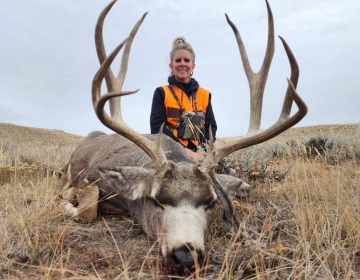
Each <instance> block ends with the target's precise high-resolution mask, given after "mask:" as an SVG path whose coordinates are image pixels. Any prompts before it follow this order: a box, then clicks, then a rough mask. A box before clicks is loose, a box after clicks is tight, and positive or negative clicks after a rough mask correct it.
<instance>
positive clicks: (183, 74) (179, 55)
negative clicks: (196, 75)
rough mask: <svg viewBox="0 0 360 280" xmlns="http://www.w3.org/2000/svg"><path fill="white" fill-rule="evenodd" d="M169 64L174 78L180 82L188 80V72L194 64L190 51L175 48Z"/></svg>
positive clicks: (189, 77)
mask: <svg viewBox="0 0 360 280" xmlns="http://www.w3.org/2000/svg"><path fill="white" fill-rule="evenodd" d="M169 66H170V69H171V71H172V72H173V73H174V75H175V79H176V80H178V81H179V82H182V83H188V82H190V79H191V76H190V74H191V73H192V71H193V70H194V68H195V64H194V62H193V61H192V59H191V53H190V52H189V51H187V50H177V51H176V52H175V54H174V59H173V61H172V62H171V63H170V64H169Z"/></svg>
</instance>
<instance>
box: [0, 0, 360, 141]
mask: <svg viewBox="0 0 360 280" xmlns="http://www.w3.org/2000/svg"><path fill="white" fill-rule="evenodd" d="M108 3H109V1H103V0H97V1H94V0H82V1H81V0H77V1H68V0H61V1H55V0H42V1H35V0H23V1H20V0H1V1H0V34H1V36H0V50H1V51H0V97H1V102H0V122H5V123H11V124H18V125H24V126H31V127H40V128H49V129H59V130H63V131H66V132H69V133H74V134H78V135H87V134H88V133H89V132H90V131H92V130H102V131H105V132H110V131H109V130H108V129H106V128H105V127H104V126H103V125H102V124H101V123H100V121H99V120H98V119H97V118H96V116H95V113H94V111H93V107H92V103H91V95H90V94H91V91H90V89H91V82H92V78H93V76H94V74H95V72H96V71H97V69H98V67H99V62H98V59H97V56H96V51H95V45H94V27H95V23H96V20H97V18H98V15H99V14H100V12H101V11H102V9H103V8H104V7H105V6H106V5H107V4H108ZM269 3H270V5H271V8H272V11H273V15H274V19H275V34H276V35H281V36H282V37H284V38H285V40H286V41H287V43H288V44H289V45H290V47H291V49H292V51H293V53H294V54H295V57H296V59H297V61H298V64H299V66H300V79H299V84H298V89H297V91H298V93H299V94H300V95H301V97H302V98H303V99H304V100H305V102H306V103H307V104H308V107H309V113H308V115H307V116H306V117H305V118H304V119H303V120H302V121H301V122H300V123H299V124H298V125H297V126H309V125H319V124H344V123H359V122H360V110H359V106H360V89H359V88H360V87H359V86H360V69H359V68H360V55H359V50H360V16H359V11H360V1H359V0H342V1H337V0H336V1H335V0H316V1H314V0H291V1H285V0H270V1H269ZM144 12H149V13H148V15H147V17H146V19H145V21H144V22H143V24H142V26H141V28H140V30H139V32H138V34H137V36H136V37H135V40H134V43H133V47H132V50H131V55H130V62H129V69H128V72H127V76H126V81H125V84H124V87H123V90H133V89H137V88H140V91H139V92H138V93H137V94H135V95H132V96H126V97H124V98H123V99H122V112H123V117H124V119H125V121H126V122H127V124H128V125H129V126H131V127H133V128H134V129H135V130H137V131H138V132H140V133H149V132H150V127H149V115H150V108H151V101H152V96H153V92H154V90H155V89H156V87H158V86H161V85H164V84H166V83H167V76H168V74H169V67H168V64H169V52H170V50H171V44H172V41H173V39H174V38H175V37H176V36H179V35H181V36H184V37H185V38H186V39H187V41H188V42H189V43H190V44H191V45H192V46H193V48H194V50H195V52H196V62H195V63H196V67H195V71H194V76H193V77H194V78H195V79H196V80H197V81H198V82H199V83H200V85H201V86H203V87H205V88H207V89H209V90H210V92H211V93H212V103H213V108H214V112H215V116H216V120H217V123H218V137H228V136H235V135H240V134H241V135H243V134H246V132H247V128H248V122H249V88H248V83H247V80H246V77H245V74H244V71H243V67H242V64H241V60H240V55H239V52H238V47H237V44H236V40H235V37H234V35H233V32H232V30H231V28H230V27H229V26H228V24H227V22H226V20H225V16H224V13H227V14H228V15H229V17H230V19H231V20H232V21H233V22H234V23H235V24H236V26H237V28H238V29H239V31H240V33H241V35H242V38H243V41H244V43H245V46H246V50H247V52H248V55H249V59H250V62H251V66H252V69H253V70H254V71H255V72H257V71H258V70H259V68H260V65H261V63H262V59H263V57H264V54H265V48H266V41H267V13H266V5H265V1H263V0H223V1H219V0H207V1H195V0H181V1H176V0H167V1H165V0H162V1H156V0H151V1H145V0H143V1H140V0H131V1H122V0H119V1H118V2H117V3H116V4H115V5H114V6H113V8H112V10H111V11H110V13H109V14H108V16H107V18H106V19H105V24H104V42H105V47H106V50H107V53H110V52H111V51H112V50H113V49H114V48H115V47H116V46H117V45H118V44H119V42H121V41H122V40H123V39H124V38H125V37H126V36H127V35H128V33H129V32H130V30H131V29H132V27H133V25H134V24H135V22H136V21H137V20H138V19H139V18H140V17H141V15H142V14H143V13H144ZM119 64H120V63H119V60H116V61H115V62H114V64H113V65H112V69H113V71H114V72H115V73H117V72H118V69H119ZM289 75H290V66H289V63H288V60H287V57H286V54H285V51H284V49H283V47H282V44H281V42H280V40H279V39H278V38H276V41H275V55H274V58H273V62H272V66H271V68H270V72H269V77H268V82H267V85H266V88H265V96H264V104H263V120H262V124H261V128H263V129H265V128H267V127H269V126H271V125H272V124H273V123H274V122H275V121H276V120H277V118H278V116H279V114H280V110H281V106H282V101H283V98H284V95H285V91H286V87H287V82H286V77H289ZM295 107H296V106H295ZM293 111H294V109H293Z"/></svg>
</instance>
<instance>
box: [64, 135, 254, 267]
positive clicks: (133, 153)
mask: <svg viewBox="0 0 360 280" xmlns="http://www.w3.org/2000/svg"><path fill="white" fill-rule="evenodd" d="M144 136H145V137H146V138H147V139H149V140H152V141H153V140H154V139H156V137H158V136H157V135H144ZM162 149H163V150H164V152H165V154H166V156H167V159H168V160H169V164H168V166H167V168H166V169H165V170H164V171H163V172H161V173H158V172H157V170H156V169H155V167H154V165H153V162H152V161H151V159H150V158H149V156H148V155H147V154H146V153H145V152H144V151H143V150H142V149H140V148H139V147H138V146H136V145H135V144H134V143H133V142H131V141H129V140H128V139H126V138H124V137H122V136H120V135H118V134H112V135H106V134H104V133H102V132H99V131H95V132H92V133H90V134H89V135H88V136H87V137H86V138H85V139H84V140H83V141H82V142H81V143H80V144H79V145H78V146H77V148H76V149H75V151H74V153H73V154H72V156H71V158H70V161H69V164H68V165H67V166H66V174H67V176H66V177H65V178H66V179H65V180H64V181H65V182H64V184H63V190H62V194H63V198H68V199H73V198H74V197H76V201H77V204H78V208H77V209H78V210H79V211H78V212H77V213H76V214H75V215H74V216H76V218H77V219H79V220H81V221H85V222H90V221H92V220H93V219H94V218H95V217H96V213H97V211H111V212H122V211H129V212H130V213H131V214H132V216H133V217H134V218H135V220H136V221H137V222H138V223H139V224H141V225H142V226H143V228H144V231H145V232H146V234H147V235H148V236H150V237H152V238H153V239H155V240H158V241H159V243H160V246H161V251H162V254H163V255H164V256H166V258H167V259H170V260H173V262H174V263H175V264H176V263H177V264H178V263H179V261H178V260H176V253H178V252H182V253H181V254H184V253H183V252H189V250H188V249H187V248H184V246H185V247H186V246H188V247H189V248H191V249H193V250H196V254H197V257H198V259H199V261H200V262H201V261H202V259H203V257H204V255H205V247H204V233H205V230H206V229H207V228H208V227H209V225H210V223H211V218H212V207H211V206H212V205H213V203H214V202H215V201H216V199H217V195H216V192H215V190H214V186H213V182H212V179H211V178H210V176H209V175H208V174H206V173H204V172H202V171H201V170H200V169H199V166H200V165H194V164H193V162H192V161H191V160H190V159H189V158H188V156H187V154H186V152H185V150H184V148H183V147H182V146H181V145H180V144H179V143H176V142H174V141H173V140H172V139H171V138H170V137H168V136H166V135H164V136H163V139H162ZM218 180H219V181H221V182H225V183H226V185H225V187H226V188H227V190H226V191H228V192H229V193H231V195H234V194H235V192H237V193H238V194H244V195H245V194H246V193H247V192H249V191H250V185H248V184H246V183H244V182H243V181H242V180H241V179H238V178H235V177H232V176H227V175H218ZM84 181H86V182H89V184H86V183H84ZM90 182H92V183H90ZM79 190H80V191H79ZM67 196H69V197H67ZM94 206H95V207H94ZM96 206H97V207H96ZM65 207H67V208H73V207H74V205H73V204H72V203H71V202H70V201H66V206H65ZM178 254H180V253H178ZM187 258H188V259H191V260H192V261H193V258H192V256H191V257H190V256H188V257H187ZM178 270H179V269H178Z"/></svg>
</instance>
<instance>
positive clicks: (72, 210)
mask: <svg viewBox="0 0 360 280" xmlns="http://www.w3.org/2000/svg"><path fill="white" fill-rule="evenodd" d="M64 189H65V188H64ZM76 193H77V189H76V188H74V187H71V188H68V189H67V190H65V191H63V192H62V193H61V197H62V198H61V199H60V201H59V202H58V203H57V204H56V206H57V208H58V209H59V210H60V211H61V212H62V213H63V214H64V215H65V216H67V217H77V215H78V209H77V208H76V207H74V205H73V204H72V203H71V201H72V200H74V198H75V197H76Z"/></svg>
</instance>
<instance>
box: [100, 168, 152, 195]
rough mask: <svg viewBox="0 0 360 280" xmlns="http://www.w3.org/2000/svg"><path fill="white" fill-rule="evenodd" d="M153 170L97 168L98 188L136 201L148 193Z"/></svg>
mask: <svg viewBox="0 0 360 280" xmlns="http://www.w3.org/2000/svg"><path fill="white" fill-rule="evenodd" d="M155 172H156V171H155V170H152V169H145V168H142V167H130V166H128V167H119V168H111V169H105V168H99V173H100V175H101V181H102V182H101V181H100V182H99V185H100V188H101V189H103V190H105V191H107V192H113V193H116V194H118V195H119V196H121V197H124V198H126V199H129V200H136V199H139V198H141V197H144V196H147V195H148V194H149V193H150V186H151V184H152V181H153V178H154V176H155Z"/></svg>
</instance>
